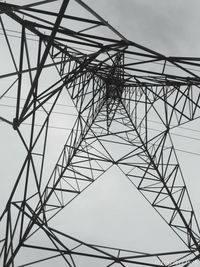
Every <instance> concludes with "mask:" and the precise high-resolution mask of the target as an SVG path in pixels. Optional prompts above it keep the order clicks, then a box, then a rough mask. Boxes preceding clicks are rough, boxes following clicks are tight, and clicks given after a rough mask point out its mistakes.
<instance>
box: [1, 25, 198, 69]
mask: <svg viewBox="0 0 200 267" xmlns="http://www.w3.org/2000/svg"><path fill="white" fill-rule="evenodd" d="M0 30H2V28H1V27H0ZM5 30H6V31H8V32H13V33H19V34H21V32H20V31H16V30H10V29H5ZM0 35H1V36H4V33H0ZM27 35H30V36H35V37H36V35H34V34H30V33H29V34H27ZM7 36H8V37H14V38H18V39H21V36H16V35H12V34H7ZM26 39H27V40H29V41H38V40H37V39H31V38H26ZM71 48H73V49H79V50H82V51H87V52H91V53H94V52H95V51H94V50H92V49H86V48H82V47H78V46H71ZM125 58H126V59H131V60H135V61H138V62H140V60H139V59H138V58H136V57H130V56H129V57H127V56H125ZM151 64H154V65H160V66H163V63H159V62H151ZM165 66H166V67H170V68H177V67H176V66H174V65H171V64H168V63H167V62H166V63H165ZM187 69H188V70H191V71H196V72H200V69H194V68H187Z"/></svg>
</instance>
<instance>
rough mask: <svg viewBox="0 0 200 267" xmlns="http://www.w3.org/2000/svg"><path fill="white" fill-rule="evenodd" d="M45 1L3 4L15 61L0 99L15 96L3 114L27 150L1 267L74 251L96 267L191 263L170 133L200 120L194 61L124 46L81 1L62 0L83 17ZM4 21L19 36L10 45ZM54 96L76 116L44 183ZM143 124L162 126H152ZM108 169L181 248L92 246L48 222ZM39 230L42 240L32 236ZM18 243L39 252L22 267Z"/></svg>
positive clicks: (195, 238)
mask: <svg viewBox="0 0 200 267" xmlns="http://www.w3.org/2000/svg"><path fill="white" fill-rule="evenodd" d="M19 2H20V1H19ZM54 2H55V1H38V2H35V1H32V3H30V4H27V5H14V4H7V3H3V2H1V3H0V11H1V18H0V23H1V30H2V33H3V35H4V41H5V44H6V46H7V50H8V52H9V57H10V64H11V65H12V66H11V67H10V69H8V71H5V72H4V73H1V74H0V82H2V84H1V88H0V93H1V99H4V98H5V97H7V96H8V95H9V93H10V92H11V91H14V93H15V96H16V101H15V112H14V115H13V114H12V115H11V114H0V116H1V117H0V119H1V121H2V122H5V123H7V124H9V125H10V126H12V127H13V129H14V130H13V131H15V132H16V135H18V136H19V138H20V139H21V142H22V143H23V146H24V148H25V150H26V156H25V158H24V162H23V164H22V167H21V170H20V172H19V175H18V177H17V178H16V179H15V182H14V187H13V190H12V192H11V195H10V198H9V199H8V201H7V204H6V207H5V209H4V211H3V213H2V215H1V217H0V225H1V231H0V233H1V237H0V257H1V266H4V267H8V266H13V267H14V266H32V265H35V266H45V265H43V264H45V263H46V262H50V261H51V259H53V258H56V257H58V258H61V259H62V261H63V264H62V266H73V267H75V266H81V265H80V264H79V263H78V261H77V258H80V257H86V258H88V259H89V258H93V259H96V261H97V262H100V263H101V265H96V266H152V267H153V266H154V267H159V266H171V267H172V266H181V267H186V266H189V265H191V264H192V263H193V262H194V261H196V260H198V259H199V257H200V229H199V225H198V222H197V219H196V216H195V212H194V209H193V206H192V203H191V199H190V196H189V193H188V190H187V187H186V184H185V182H184V178H183V175H182V171H181V168H180V164H179V162H178V159H177V156H176V152H175V149H174V146H173V141H172V138H171V135H170V131H171V129H174V128H176V127H179V126H181V125H183V124H185V123H187V122H190V121H193V120H194V119H196V118H198V117H199V116H200V78H199V76H198V73H197V72H196V71H195V70H193V71H192V70H191V69H190V67H191V66H193V67H199V59H198V58H188V57H166V56H164V55H162V54H160V53H157V52H155V51H152V50H150V49H148V48H146V47H143V46H141V45H139V44H137V43H134V42H132V41H129V40H127V39H126V38H125V37H124V36H123V35H121V34H120V33H119V32H118V31H117V30H115V29H114V28H113V27H112V26H111V25H110V24H109V23H108V22H107V21H106V20H104V19H103V18H102V17H101V16H100V15H98V14H97V13H96V12H95V11H94V10H92V9H91V8H90V7H89V6H87V5H86V4H85V3H84V2H82V1H81V0H74V1H73V0H71V2H74V4H76V7H80V8H81V9H82V10H84V12H87V13H88V17H81V15H79V13H78V12H77V14H75V15H73V14H71V13H70V4H71V2H70V3H69V0H63V1H56V5H57V6H58V7H59V8H58V10H55V9H52V8H51V5H52V6H54V4H55V3H54ZM10 25H15V26H13V32H15V33H16V32H17V34H18V37H20V38H18V42H15V43H12V41H11V38H10V36H9V35H10V32H8V28H10V27H11V26H10ZM19 34H20V36H19ZM33 41H34V45H33V44H32V43H33ZM155 63H156V64H155ZM1 64H2V62H1ZM171 66H173V68H172V67H171ZM52 70H54V71H55V72H56V75H55V76H54V75H52ZM2 85H4V87H3V86H2ZM63 91H65V92H68V95H69V96H70V98H71V100H72V102H73V105H74V107H75V108H76V111H77V117H76V121H75V123H74V126H73V128H72V130H71V132H70V134H69V136H68V139H67V141H66V143H65V144H64V145H63V149H62V152H61V154H60V157H59V158H58V160H57V163H56V164H55V166H53V168H52V169H53V171H52V174H51V175H50V177H49V178H48V179H47V177H46V176H45V175H44V172H45V170H44V169H45V166H46V156H47V152H46V147H47V145H48V131H49V121H50V118H51V115H52V113H53V111H54V109H55V107H56V105H57V102H58V99H59V97H60V96H61V94H62V93H63ZM49 103H50V104H49ZM41 114H42V115H41ZM152 120H154V121H156V122H157V123H159V131H156V132H155V131H151V129H150V128H151V121H152ZM38 122H39V126H38ZM24 123H27V124H28V125H29V127H28V132H27V130H26V131H25V130H24V128H23V124H24ZM26 129H27V128H26ZM55 143H56V142H55ZM117 151H120V153H118V152H117ZM113 165H115V166H116V167H117V168H118V169H119V171H120V172H122V173H123V174H124V176H125V177H127V178H128V179H129V180H130V182H131V183H132V184H133V185H134V186H135V187H136V188H137V190H138V191H139V192H140V193H141V194H142V195H143V196H144V197H145V198H146V200H147V201H148V202H149V203H150V205H151V206H152V208H154V209H155V210H156V211H157V212H158V213H159V214H160V215H161V217H162V218H163V219H164V221H165V222H166V223H167V224H168V225H169V227H171V229H172V230H173V231H174V232H175V234H176V235H177V236H178V237H179V238H180V239H181V240H182V242H184V244H185V247H186V249H185V251H171V252H166V253H159V252H155V253H153V254H149V253H146V252H143V253H141V252H136V251H127V250H123V249H120V248H111V247H103V246H100V245H91V244H88V243H85V242H84V241H82V240H78V239H76V238H74V237H72V236H69V235H68V233H67V231H66V232H65V233H64V232H61V231H59V230H58V229H57V228H56V225H53V223H51V222H52V219H53V218H54V217H55V216H57V214H58V213H59V212H60V211H62V210H63V209H65V207H66V206H67V205H68V204H69V203H70V202H71V201H72V200H73V199H74V198H76V197H77V196H78V195H80V194H81V192H82V191H84V190H85V189H86V188H87V187H89V186H90V185H91V184H92V183H94V182H95V180H97V179H98V178H100V177H101V176H102V175H104V173H105V172H106V171H107V170H109V169H110V168H111V167H112V166H113ZM48 167H49V166H48ZM66 212H67V208H66ZM40 234H41V235H43V236H45V237H46V239H47V240H48V245H46V244H47V243H45V242H44V244H41V243H40V244H38V243H37V238H35V236H36V237H37V236H38V235H40ZM24 250H31V251H42V252H43V257H41V259H40V258H38V260H36V261H34V262H33V261H29V262H28V261H27V262H21V260H22V258H21V255H23V251H24ZM45 253H46V256H45ZM167 257H169V259H171V263H169V261H168V264H167V265H166V263H165V262H166V261H165V260H164V259H166V258H167ZM60 266H61V265H60Z"/></svg>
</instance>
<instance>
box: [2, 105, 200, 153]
mask: <svg viewBox="0 0 200 267" xmlns="http://www.w3.org/2000/svg"><path fill="white" fill-rule="evenodd" d="M0 106H5V107H11V108H15V106H13V105H4V104H0ZM40 111H41V112H43V111H42V110H40ZM52 113H55V114H61V115H70V116H75V117H76V116H77V115H76V114H72V113H65V112H56V111H52ZM154 122H155V121H154ZM157 123H158V122H157ZM22 124H23V125H27V126H30V125H31V123H25V122H23V123H22ZM159 124H161V123H159ZM35 126H36V127H42V125H40V124H35ZM49 128H52V129H57V130H67V131H71V130H72V128H67V127H59V126H53V125H49ZM182 128H184V129H185V127H182ZM186 129H187V130H193V129H188V128H186ZM148 130H152V131H157V132H161V131H159V130H158V129H155V128H148ZM195 131H197V132H200V131H198V130H195ZM171 135H173V136H177V137H182V138H187V139H190V140H195V141H200V138H195V137H191V136H187V135H183V134H176V133H171ZM175 150H176V151H179V152H183V153H187V154H192V155H197V156H200V153H196V152H192V151H188V150H182V149H177V148H176V149H175Z"/></svg>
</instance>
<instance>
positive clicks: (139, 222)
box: [0, 0, 200, 267]
mask: <svg viewBox="0 0 200 267" xmlns="http://www.w3.org/2000/svg"><path fill="white" fill-rule="evenodd" d="M7 2H9V3H14V2H16V3H20V4H21V3H22V2H23V4H26V3H30V2H32V1H26V0H23V1H19V0H18V1H17V0H16V1H11V0H10V1H7ZM58 2H59V3H61V2H62V1H58ZM71 2H73V0H71ZM85 2H86V3H87V4H88V5H90V6H91V7H92V8H93V9H94V10H95V11H97V12H98V13H99V14H100V15H101V16H102V17H104V19H105V20H107V21H109V23H110V24H111V25H113V26H114V27H115V28H116V29H117V30H119V31H120V32H121V33H122V34H123V35H124V36H125V37H126V38H127V39H130V40H132V41H134V42H136V43H139V44H141V45H144V46H146V47H149V48H151V49H153V50H155V51H158V52H161V53H163V54H165V55H170V56H195V57H200V47H199V43H200V34H199V31H200V27H199V25H200V16H199V11H200V1H199V0H190V1H188V0H123V1H122V0H101V1H97V0H85ZM59 3H56V4H55V5H59ZM72 5H73V3H72ZM75 6H76V5H75ZM72 10H73V14H76V11H77V12H79V11H78V10H75V9H74V8H73V9H72ZM1 38H2V37H1ZM0 42H1V39H0ZM1 52H2V51H0V57H1V58H3V57H4V56H3V54H2V55H1ZM3 53H4V52H3ZM1 58H0V64H2V63H1ZM3 69H4V68H1V71H3ZM0 92H1V91H0ZM61 103H63V101H62V100H61ZM4 111H5V109H4ZM59 111H62V109H60V110H59ZM65 111H66V110H65ZM70 111H71V110H70ZM6 112H7V110H6ZM53 123H54V126H61V127H66V124H65V123H66V118H61V119H60V121H59V120H58V118H57V117H55V118H54V120H53ZM58 124H59V125H58ZM71 124H72V123H70V125H71ZM68 125H69V124H68ZM198 125H199V121H197V122H193V123H192V124H191V126H188V128H191V129H196V130H200V126H198ZM0 127H1V130H0V135H1V138H0V151H1V152H0V153H1V154H0V160H1V168H0V181H1V187H0V192H1V193H0V195H1V196H0V200H1V205H0V208H1V210H2V208H3V205H4V204H5V203H6V199H7V197H8V195H9V192H10V190H11V188H12V185H13V182H14V180H15V178H16V175H17V173H18V171H19V169H20V164H21V163H22V161H23V157H24V155H25V151H24V148H23V146H22V144H21V143H20V140H19V138H18V137H17V136H16V133H15V132H14V131H13V129H11V128H10V126H8V125H6V124H3V123H2V122H0ZM67 133H68V132H67V131H65V132H63V131H62V130H58V129H52V130H50V137H49V140H50V142H51V140H52V143H54V145H53V146H52V147H51V148H49V153H50V154H51V155H52V162H53V160H56V159H57V156H58V155H59V154H60V150H61V148H62V144H63V142H64V140H65V139H66V134H67ZM177 133H178V134H180V133H183V129H182V130H180V131H177ZM184 135H186V136H190V137H191V136H192V137H193V138H198V136H199V133H195V132H191V131H189V130H184ZM55 138H56V139H58V140H59V142H58V144H57V145H56V144H55V142H54V140H55ZM174 140H175V145H177V148H179V149H183V150H188V151H191V152H194V153H200V145H199V141H198V140H196V141H194V140H193V142H191V140H190V139H187V138H185V139H184V138H182V139H181V138H178V137H174ZM177 153H178V156H179V157H180V162H181V163H182V164H183V171H184V174H185V175H184V176H185V178H186V183H187V184H188V188H189V190H190V192H191V195H192V200H193V202H194V207H195V208H196V211H197V216H198V218H199V219H200V216H199V215H200V211H199V210H200V209H199V205H200V201H199V186H200V181H199V177H198V173H199V170H198V166H199V165H198V164H199V160H200V157H199V156H197V155H191V154H187V153H183V152H181V151H179V152H177ZM52 164H53V163H52ZM49 165H50V164H49ZM52 169H53V165H52ZM55 224H56V225H57V228H58V229H60V230H63V231H65V232H66V233H68V234H70V235H74V236H75V237H77V238H80V239H82V240H85V241H86V242H89V243H94V244H99V245H107V246H114V247H121V248H125V249H130V250H135V251H144V252H152V253H153V252H156V251H171V250H181V249H185V247H184V245H183V244H182V243H181V241H180V240H179V239H177V238H176V236H175V234H174V233H172V231H171V230H170V228H169V227H168V226H167V225H166V224H165V223H164V222H163V220H162V219H161V218H160V217H159V216H158V215H157V214H156V213H155V211H154V210H152V208H151V207H150V205H149V204H148V203H147V202H146V201H145V200H144V198H143V197H142V196H141V195H140V193H139V192H137V191H136V190H135V188H133V186H131V185H130V183H129V181H128V180H126V178H124V177H123V176H122V174H121V173H119V172H118V171H117V170H116V169H115V168H113V169H112V171H110V172H108V174H107V175H105V177H103V178H102V179H100V180H98V181H97V182H96V183H94V185H92V186H91V187H90V188H89V189H88V190H86V191H85V192H84V193H83V194H82V195H81V196H80V197H78V198H77V199H76V200H74V202H73V203H72V204H71V205H69V207H67V209H66V210H65V211H64V212H62V213H61V214H60V215H58V216H57V218H56V219H55ZM135 230H136V231H135ZM24 257H27V258H28V254H27V255H25V256H24ZM50 264H51V263H49V264H45V263H44V265H38V266H45V267H46V266H48V267H51V266H52V267H53V266H55V265H54V263H52V265H50ZM62 266H64V265H59V266H58V267H62ZM85 266H86V265H85ZM87 267H92V265H91V266H89V265H88V266H87Z"/></svg>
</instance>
